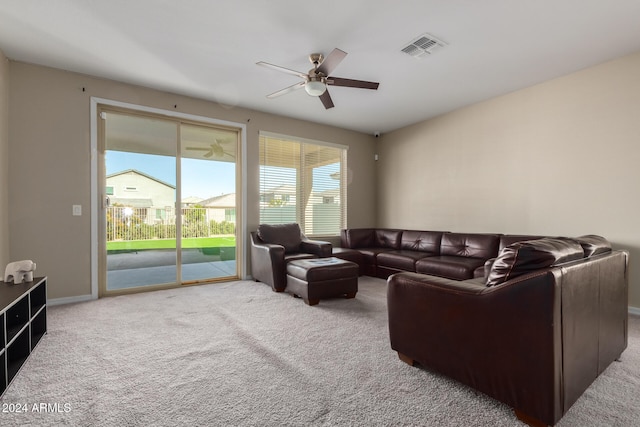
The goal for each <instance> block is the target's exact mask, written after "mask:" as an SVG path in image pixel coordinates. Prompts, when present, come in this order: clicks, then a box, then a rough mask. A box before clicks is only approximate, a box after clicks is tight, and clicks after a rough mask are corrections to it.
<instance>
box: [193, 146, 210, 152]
mask: <svg viewBox="0 0 640 427" xmlns="http://www.w3.org/2000/svg"><path fill="white" fill-rule="evenodd" d="M187 150H194V151H195V150H197V151H209V150H210V148H202V147H187Z"/></svg>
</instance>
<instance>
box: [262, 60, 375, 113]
mask: <svg viewBox="0 0 640 427" xmlns="http://www.w3.org/2000/svg"><path fill="white" fill-rule="evenodd" d="M345 56H347V52H344V51H342V50H340V49H337V48H336V49H333V51H331V53H330V54H329V56H327V57H326V58H325V57H324V56H323V55H322V54H321V53H312V54H311V55H309V61H310V62H311V63H312V64H313V68H312V69H311V70H309V72H308V73H302V72H300V71H295V70H290V69H289V68H284V67H280V66H278V65H273V64H269V63H268V62H262V61H260V62H257V63H256V64H257V65H261V66H263V67H267V68H272V69H274V70H277V71H282V72H285V73H287V74H293V75H294V76H298V77H300V78H302V80H303V81H301V82H299V83H296V84H294V85H292V86H289V87H286V88H284V89H281V90H279V91H277V92H274V93H272V94H270V95H267V98H275V97H277V96H280V95H284V94H285V93H289V92H293V91H294V90H297V89H301V88H304V89H305V90H306V92H307V93H308V94H309V95H311V96H318V97H320V101H322V105H324V108H326V109H329V108H332V107H333V106H334V105H333V101H332V100H331V95H329V91H328V90H327V85H330V86H345V87H355V88H360V89H373V90H377V89H378V85H379V83H376V82H367V81H364V80H352V79H344V78H341V77H333V76H330V75H329V74H331V72H332V71H333V70H334V69H335V68H336V67H337V66H338V64H340V62H342V60H343V59H344V57H345Z"/></svg>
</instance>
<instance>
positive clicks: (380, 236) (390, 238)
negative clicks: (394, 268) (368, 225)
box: [375, 228, 402, 249]
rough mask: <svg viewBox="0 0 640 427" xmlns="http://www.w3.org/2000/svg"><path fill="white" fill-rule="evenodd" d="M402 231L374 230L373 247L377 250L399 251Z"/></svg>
mask: <svg viewBox="0 0 640 427" xmlns="http://www.w3.org/2000/svg"><path fill="white" fill-rule="evenodd" d="M401 237H402V230H390V229H385V228H379V229H377V230H376V240H375V246H377V247H379V248H390V249H400V239H401Z"/></svg>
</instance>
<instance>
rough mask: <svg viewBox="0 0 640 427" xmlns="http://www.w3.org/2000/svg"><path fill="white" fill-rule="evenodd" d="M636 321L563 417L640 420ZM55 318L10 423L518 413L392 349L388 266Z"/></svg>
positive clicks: (22, 377) (394, 421)
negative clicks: (324, 296) (329, 284)
mask: <svg viewBox="0 0 640 427" xmlns="http://www.w3.org/2000/svg"><path fill="white" fill-rule="evenodd" d="M629 323H630V328H629V346H628V348H627V350H626V351H625V352H624V353H623V355H622V361H621V362H615V363H614V364H612V365H611V366H610V367H609V368H608V369H607V370H606V371H605V372H604V373H603V374H602V375H601V376H600V377H599V378H598V379H597V380H596V382H595V383H594V384H593V385H592V386H591V387H590V388H589V389H588V390H587V391H586V392H585V393H584V395H583V396H582V397H581V398H580V399H579V400H578V402H576V404H575V405H574V406H573V407H572V408H571V409H570V410H569V412H568V413H567V414H566V415H565V417H564V418H563V419H562V420H561V421H560V422H559V423H558V424H557V426H560V427H566V426H580V427H583V426H637V425H640V318H637V317H631V318H630V322H629ZM48 329H49V331H48V334H47V335H45V337H43V339H42V341H41V342H40V344H39V345H38V347H37V348H36V349H35V350H34V352H33V353H32V355H31V357H30V359H29V360H28V361H27V363H26V364H25V365H24V367H23V369H22V371H21V372H20V373H19V374H18V375H17V376H16V378H15V379H14V382H13V383H12V384H11V385H10V387H9V388H8V389H7V391H6V392H5V394H4V396H3V397H2V399H0V405H1V406H2V413H0V425H2V426H12V425H16V426H53V425H56V426H62V425H68V426H522V425H524V424H522V423H521V422H519V421H518V420H517V419H516V418H515V416H514V414H513V411H512V410H511V409H510V408H509V407H507V406H506V405H503V404H501V403H499V402H496V401H495V400H493V399H491V398H489V397H487V396H485V395H483V394H482V393H478V392H476V391H474V390H473V389H471V388H468V387H466V386H463V385H461V384H459V383H457V382H455V381H452V380H450V379H448V378H446V377H444V376H441V375H438V374H436V373H433V372H430V371H428V370H425V369H423V368H415V367H410V366H408V365H406V364H405V363H403V362H401V361H400V360H399V359H398V357H397V355H396V353H395V352H393V351H392V350H391V348H390V346H389V336H388V327H387V311H386V282H385V281H384V280H380V279H374V278H369V277H363V278H361V279H360V282H359V292H358V295H357V297H356V298H355V299H342V298H336V299H328V300H322V301H320V304H319V305H317V306H313V307H309V306H307V305H305V304H304V303H303V302H302V300H300V299H294V298H292V297H291V296H290V295H288V294H281V293H274V292H272V291H271V289H270V287H268V286H267V285H264V284H262V283H255V282H252V281H238V282H230V283H224V284H212V285H204V286H193V287H186V288H182V289H172V290H166V291H157V292H149V293H143V294H136V295H127V296H119V297H111V298H103V299H100V300H97V301H91V302H86V303H79V304H70V305H63V306H55V307H50V308H49V309H48ZM43 404H44V405H43ZM18 407H19V408H21V409H20V410H18V409H17V408H18Z"/></svg>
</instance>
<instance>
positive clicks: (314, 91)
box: [304, 79, 327, 96]
mask: <svg viewBox="0 0 640 427" xmlns="http://www.w3.org/2000/svg"><path fill="white" fill-rule="evenodd" d="M304 90H306V91H307V93H308V94H309V95H311V96H320V95H322V94H323V93H324V92H325V91H326V90H327V85H326V83H325V82H324V81H322V79H318V80H309V81H308V82H307V83H305V85H304Z"/></svg>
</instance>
